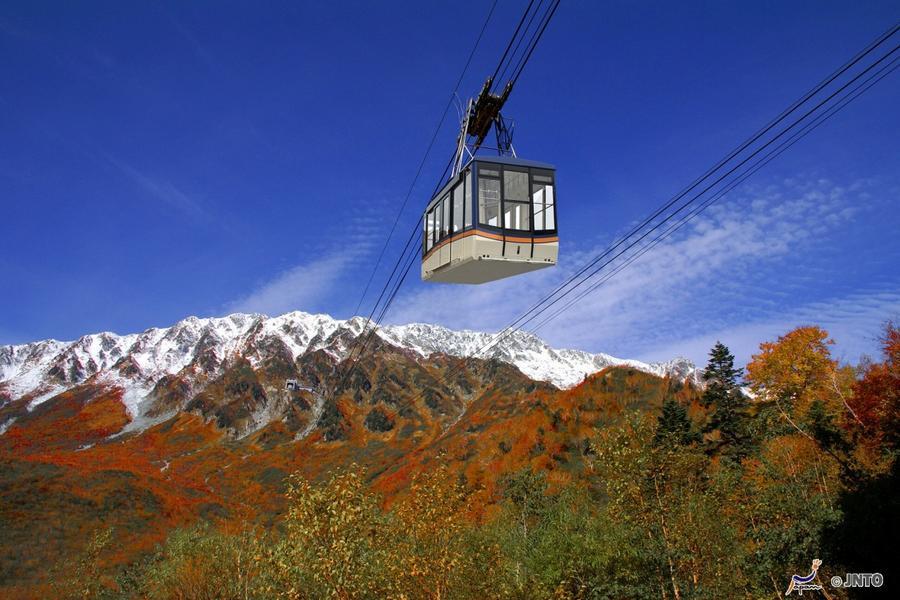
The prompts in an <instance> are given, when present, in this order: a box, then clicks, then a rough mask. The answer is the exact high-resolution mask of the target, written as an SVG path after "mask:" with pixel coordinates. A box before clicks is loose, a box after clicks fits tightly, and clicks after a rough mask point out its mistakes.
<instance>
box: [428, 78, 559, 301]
mask: <svg viewBox="0 0 900 600" xmlns="http://www.w3.org/2000/svg"><path fill="white" fill-rule="evenodd" d="M491 84H492V80H491V79H488V80H487V82H486V83H485V85H484V88H483V89H482V91H481V94H480V95H479V96H478V98H477V99H474V100H470V101H469V105H468V107H467V110H466V113H465V117H464V118H463V122H462V126H461V130H460V134H459V138H458V139H457V152H456V156H455V158H454V163H453V165H454V167H453V171H452V174H451V176H450V180H449V181H448V182H447V183H446V184H445V185H444V186H443V187H442V188H441V189H440V191H439V192H438V193H437V194H436V195H435V196H434V197H433V198H432V199H431V201H430V202H429V203H428V205H427V207H426V209H425V214H424V217H423V219H422V221H423V226H424V231H423V235H422V280H423V281H431V282H444V283H472V284H477V283H486V282H489V281H495V280H497V279H503V278H504V277H511V276H513V275H520V274H522V273H528V272H529V271H535V270H537V269H543V268H546V267H552V266H554V265H555V264H556V260H557V256H558V254H559V238H558V237H557V229H556V224H557V218H556V169H555V168H554V167H553V166H552V165H549V164H546V163H542V162H536V161H531V160H523V159H520V158H518V157H517V156H516V153H515V150H514V149H513V147H512V133H511V127H510V126H509V124H508V123H507V122H506V121H505V120H504V119H503V117H502V116H501V115H500V108H501V107H502V106H503V103H504V102H505V100H506V97H507V96H508V95H509V91H510V89H511V86H510V85H507V87H506V89H505V90H504V92H503V94H501V95H494V94H491V93H490V87H491ZM492 127H493V128H495V129H496V133H497V149H498V151H499V154H500V155H499V156H482V155H477V154H476V153H477V151H478V149H479V148H480V147H481V143H482V142H483V141H484V138H485V137H486V136H487V134H488V133H489V132H490V130H491V128H492ZM465 154H468V156H469V160H468V162H467V163H466V164H465V165H464V166H463V164H462V160H463V156H464V155H465Z"/></svg>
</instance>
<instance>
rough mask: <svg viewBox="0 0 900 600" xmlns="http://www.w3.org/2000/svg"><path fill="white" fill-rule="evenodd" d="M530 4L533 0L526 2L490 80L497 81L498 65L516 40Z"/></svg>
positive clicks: (504, 58)
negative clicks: (526, 4)
mask: <svg viewBox="0 0 900 600" xmlns="http://www.w3.org/2000/svg"><path fill="white" fill-rule="evenodd" d="M543 2H544V0H541V2H540V3H539V4H538V8H540V5H541V4H542V3H543ZM532 4H534V0H530V1H529V2H528V6H526V7H525V12H523V13H522V17H521V18H520V19H519V24H518V25H516V30H515V31H513V34H512V37H511V38H509V43H508V44H506V50H504V51H503V56H501V57H500V62H498V63H497V68H496V69H494V74H493V75H491V81H492V82H495V81H497V73H498V72H499V71H500V67H501V66H502V65H503V61H505V60H506V56H507V55H508V54H509V49H510V48H512V45H513V42H515V41H516V37H518V35H519V30H520V29H522V23H524V22H525V17H527V16H528V11H530V10H531V5H532ZM532 18H534V17H533V16H532ZM530 25H531V22H530V21H529V26H530ZM516 49H518V45H516Z"/></svg>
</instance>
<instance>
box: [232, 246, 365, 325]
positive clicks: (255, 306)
mask: <svg viewBox="0 0 900 600" xmlns="http://www.w3.org/2000/svg"><path fill="white" fill-rule="evenodd" d="M349 260H350V258H349V256H348V255H347V254H345V253H335V254H330V255H327V256H324V257H322V258H320V259H318V260H315V261H312V262H309V263H305V264H301V265H297V266H294V267H291V268H290V269H288V270H286V271H284V272H282V273H280V274H278V275H276V276H275V277H274V278H272V279H271V280H270V281H268V282H266V283H265V284H263V285H261V286H260V287H259V288H257V289H256V290H254V291H253V292H252V293H251V294H249V295H248V296H247V297H245V298H242V299H240V300H237V301H235V302H232V303H230V304H228V305H227V307H226V309H227V310H228V312H235V311H236V312H259V313H264V314H268V315H278V314H281V313H285V312H289V311H292V310H297V309H301V310H304V309H305V310H310V309H311V307H314V306H317V305H319V304H320V303H321V302H322V301H323V300H325V299H327V298H328V297H329V296H330V295H331V294H332V293H333V292H334V289H335V287H336V285H337V283H338V282H339V281H340V280H341V279H342V278H343V276H344V275H345V272H346V268H347V266H348V264H349Z"/></svg>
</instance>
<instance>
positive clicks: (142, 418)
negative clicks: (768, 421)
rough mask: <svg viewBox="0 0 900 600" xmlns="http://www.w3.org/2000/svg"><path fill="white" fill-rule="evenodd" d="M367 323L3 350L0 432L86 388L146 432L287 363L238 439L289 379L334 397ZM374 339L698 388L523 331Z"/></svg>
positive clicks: (218, 324) (227, 324)
mask: <svg viewBox="0 0 900 600" xmlns="http://www.w3.org/2000/svg"><path fill="white" fill-rule="evenodd" d="M365 325H366V321H365V319H363V318H362V317H354V318H352V319H348V320H338V319H334V318H331V317H329V316H327V315H321V314H308V313H304V312H291V313H287V314H284V315H281V316H277V317H267V316H265V315H261V314H241V313H236V314H232V315H228V316H226V317H221V318H197V317H189V318H186V319H184V320H182V321H180V322H178V323H176V324H175V325H173V326H171V327H166V328H151V329H148V330H146V331H144V332H142V333H134V334H127V335H117V334H115V333H109V332H103V333H94V334H89V335H85V336H83V337H81V338H79V339H78V340H76V341H73V342H60V341H57V340H43V341H38V342H32V343H28V344H21V345H7V346H0V432H4V431H6V430H7V429H8V428H9V427H10V426H11V425H12V424H13V423H14V422H15V420H16V419H17V418H18V416H19V414H20V413H23V412H26V413H27V412H30V411H32V410H33V409H34V408H35V407H37V406H39V405H40V404H42V403H43V402H45V401H47V400H49V399H51V398H53V397H54V396H57V395H58V394H60V393H63V392H65V391H67V390H72V389H73V388H75V387H77V386H83V385H86V384H87V385H92V386H96V387H105V388H107V389H117V390H120V391H121V402H122V404H123V405H124V407H125V410H126V411H127V414H128V417H129V420H130V423H129V425H128V426H127V429H128V430H141V429H144V428H146V427H148V426H150V425H152V424H154V423H158V422H160V420H161V419H162V418H163V417H167V416H171V414H173V413H174V412H175V411H178V410H182V409H185V408H186V407H187V406H188V405H189V404H190V403H191V401H192V400H194V399H196V398H197V397H198V396H199V395H200V394H202V393H203V392H204V391H205V390H206V389H207V388H208V387H209V386H211V385H213V384H214V383H215V382H216V381H217V378H218V377H221V375H222V374H224V373H225V372H226V371H228V370H229V369H230V368H232V367H234V366H235V365H241V364H245V363H246V364H247V365H248V366H249V367H250V368H251V369H253V370H256V369H259V368H260V367H261V366H263V365H267V364H268V365H271V363H272V362H273V361H277V362H280V363H282V364H281V365H280V366H282V367H285V368H283V369H280V370H279V373H280V374H283V375H284V376H283V377H281V379H283V381H280V380H279V378H278V377H277V376H273V377H271V378H269V379H270V380H269V381H267V382H266V384H267V385H266V386H264V387H268V388H269V389H268V390H264V391H268V393H267V394H264V395H265V399H264V400H262V401H261V402H257V403H255V404H254V406H253V408H252V412H253V413H254V414H253V415H252V418H251V419H249V421H248V422H246V423H243V424H242V425H241V426H240V427H237V428H236V430H235V431H236V433H238V434H239V435H243V434H246V433H249V432H252V431H256V430H258V429H259V428H261V427H263V426H265V425H266V424H268V423H269V422H270V421H271V420H272V419H282V418H284V417H285V414H286V413H285V406H280V405H279V402H278V400H277V399H276V397H278V396H279V394H278V392H279V391H280V390H281V389H283V388H284V384H285V382H287V381H288V380H297V384H298V387H310V388H312V389H313V391H315V390H319V392H320V394H319V395H322V393H323V392H322V390H323V385H325V384H329V383H330V388H329V389H330V390H331V391H332V392H333V388H334V386H335V385H336V384H337V385H340V384H341V378H343V377H344V375H346V373H347V372H348V369H347V364H349V361H347V362H345V359H347V358H350V359H351V361H353V360H356V359H357V358H358V357H359V354H360V353H359V350H358V345H355V344H356V342H357V341H358V339H359V338H360V336H363V339H367V338H368V337H369V336H368V334H369V333H370V331H371V330H370V329H367V330H366V332H365V333H364V331H363V330H364V327H365ZM374 332H375V334H376V335H377V338H378V344H373V342H372V340H371V339H370V340H369V343H368V347H369V348H371V347H373V346H378V347H379V348H381V349H382V350H383V349H385V348H388V347H389V348H391V349H392V350H393V351H395V352H405V353H407V355H408V356H409V357H410V358H411V359H413V360H415V361H419V362H422V361H428V360H429V359H430V358H431V357H432V356H437V355H441V356H444V357H452V358H458V359H491V360H496V361H500V362H502V363H505V364H507V365H510V366H513V367H515V368H516V369H518V370H519V371H520V372H521V373H522V374H523V375H524V376H526V377H527V378H529V379H531V380H533V381H539V382H546V383H548V384H550V385H552V386H554V387H556V388H560V389H566V388H570V387H572V386H574V385H576V384H578V383H579V382H581V381H583V380H584V378H585V377H586V376H588V375H590V374H592V373H596V372H599V371H601V370H603V369H605V368H607V367H611V366H626V367H631V368H634V369H637V370H639V371H642V372H645V373H649V374H652V375H656V376H659V377H672V378H675V379H678V380H680V381H685V380H689V379H690V380H692V381H694V382H695V383H696V381H697V370H696V369H695V367H694V365H693V364H692V363H691V362H690V361H688V360H686V359H683V358H676V359H674V360H671V361H669V362H665V363H652V364H648V363H644V362H640V361H636V360H624V359H619V358H615V357H613V356H610V355H608V354H603V353H599V354H591V353H588V352H584V351H581V350H569V349H561V350H560V349H553V348H551V347H549V346H548V345H547V344H546V343H544V342H543V341H542V340H540V339H539V338H537V337H536V336H534V335H531V334H529V333H525V332H521V331H514V332H512V333H510V334H509V335H507V336H504V337H503V339H502V340H501V341H500V342H499V343H497V344H495V345H493V346H491V344H490V342H491V341H492V339H493V338H494V334H490V333H483V332H475V331H452V330H449V329H446V328H444V327H441V326H437V325H428V324H420V323H416V324H410V325H399V326H384V327H377V328H374ZM354 349H356V350H354ZM351 353H352V354H351ZM343 383H344V385H346V383H347V382H346V381H345V382H343ZM314 395H315V394H314ZM4 413H5V414H4Z"/></svg>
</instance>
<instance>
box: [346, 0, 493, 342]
mask: <svg viewBox="0 0 900 600" xmlns="http://www.w3.org/2000/svg"><path fill="white" fill-rule="evenodd" d="M497 2H498V0H494V2H493V3H492V4H491V8H490V10H488V14H487V16H486V17H485V19H484V23H483V24H482V26H481V31H479V33H478V37H477V38H476V39H475V43H474V44H473V46H472V50H471V51H470V52H469V56H468V57H467V59H466V63H465V65H463V69H462V71H461V72H460V74H459V77H458V78H457V80H456V84H455V85H454V87H453V91H452V92H451V93H450V97H449V98H448V100H447V104H446V106H444V110H443V112H442V113H441V117H440V119H438V123H437V125H436V126H435V128H434V132H433V133H432V135H431V140H430V141H429V143H428V147H427V148H426V149H425V154H424V155H423V156H422V159H421V160H420V161H419V166H418V168H417V169H416V174H415V176H414V177H413V180H412V183H410V185H409V189H408V190H407V192H406V195H405V196H404V198H403V202H402V203H401V205H400V210H398V211H397V216H396V217H395V218H394V222H393V224H392V225H391V229H390V231H389V232H388V236H387V239H385V241H384V245H383V246H382V248H381V251H380V252H379V254H378V258H377V259H376V261H375V266H374V267H373V268H372V272H371V273H370V275H369V279H368V281H367V282H366V285H365V287H364V288H363V292H362V294H361V295H360V298H359V301H358V302H357V305H356V309H355V310H354V314H358V313H359V309H360V308H361V307H362V304H363V302H364V301H365V298H366V295H367V294H368V293H369V288H370V287H371V285H372V281H373V280H374V278H375V274H376V273H377V272H378V267H379V266H380V265H381V261H382V260H383V258H384V254H385V252H386V251H387V248H388V246H389V245H390V242H391V239H392V238H393V236H394V231H395V230H396V228H397V224H398V223H399V222H400V218H401V217H402V216H403V212H404V210H405V209H406V205H407V204H408V202H409V199H410V197H411V196H412V192H413V190H414V189H415V186H416V183H417V182H418V181H419V177H420V176H421V174H422V170H423V169H424V167H425V163H426V161H427V159H428V155H429V154H430V153H431V149H432V148H433V147H434V143H435V141H436V140H437V137H438V134H439V133H440V130H441V127H442V126H443V124H444V120H445V119H446V118H447V113H448V112H449V111H450V107H451V106H452V105H453V98H454V97H455V96H456V94H457V92H458V91H459V86H460V85H461V84H462V81H463V78H464V77H465V75H466V72H467V71H468V70H469V66H470V65H471V63H472V58H473V57H474V56H475V52H476V51H477V50H478V46H479V44H480V43H481V39H482V38H483V37H484V32H485V31H486V30H487V26H488V24H489V23H490V21H491V17H492V16H493V14H494V10H495V9H496V8H497ZM416 228H418V224H416ZM399 262H400V261H398V262H397V263H396V264H395V265H394V271H396V269H397V266H398V264H399ZM391 276H392V277H393V271H392V275H391ZM389 281H390V279H389ZM386 289H387V284H385V287H384V288H382V291H381V294H380V295H379V297H378V299H377V300H376V302H375V305H374V306H373V307H372V311H371V312H370V313H369V316H368V317H367V318H366V323H365V325H364V326H363V331H365V329H366V328H367V327H368V325H369V323H370V322H371V319H372V315H373V314H374V313H375V311H376V309H377V307H378V303H379V302H381V299H382V297H383V296H384V293H385V291H386Z"/></svg>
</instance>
